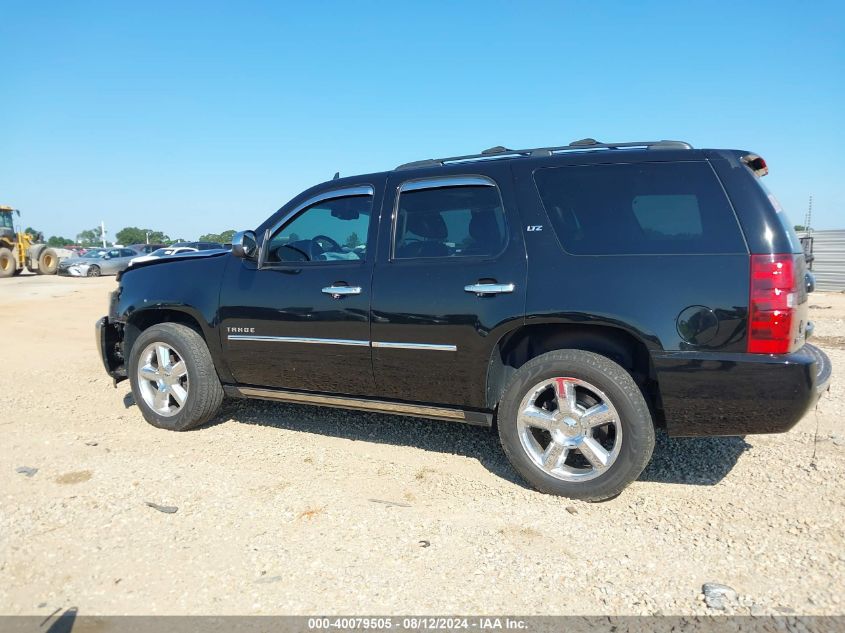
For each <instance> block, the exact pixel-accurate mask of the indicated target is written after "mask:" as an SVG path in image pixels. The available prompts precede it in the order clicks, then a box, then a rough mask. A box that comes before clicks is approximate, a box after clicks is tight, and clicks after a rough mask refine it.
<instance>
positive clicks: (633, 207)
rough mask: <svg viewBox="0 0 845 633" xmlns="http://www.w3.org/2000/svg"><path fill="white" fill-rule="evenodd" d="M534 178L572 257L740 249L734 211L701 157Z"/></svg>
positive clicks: (557, 171)
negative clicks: (692, 160)
mask: <svg viewBox="0 0 845 633" xmlns="http://www.w3.org/2000/svg"><path fill="white" fill-rule="evenodd" d="M534 180H535V183H536V185H537V189H538V191H539V193H540V198H541V199H542V201H543V206H544V207H545V209H546V212H547V213H548V215H549V219H550V220H551V222H552V227H553V228H554V230H555V233H557V236H558V239H559V240H560V243H561V245H562V246H563V248H564V249H565V250H566V251H567V252H568V253H571V254H573V255H632V254H680V253H742V252H745V243H744V242H743V240H742V234H741V233H740V229H739V225H738V223H737V221H736V217H735V215H734V212H733V209H732V208H731V206H730V204H729V203H728V200H727V198H726V196H725V194H724V192H723V191H722V188H721V186H720V185H719V182H718V180H717V179H716V175H715V174H714V173H713V170H712V169H711V168H710V166H709V165H708V164H707V163H705V162H691V161H690V162H676V163H631V164H616V165H578V166H567V167H554V168H546V169H539V170H537V171H536V172H535V174H534Z"/></svg>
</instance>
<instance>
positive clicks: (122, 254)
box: [58, 248, 138, 277]
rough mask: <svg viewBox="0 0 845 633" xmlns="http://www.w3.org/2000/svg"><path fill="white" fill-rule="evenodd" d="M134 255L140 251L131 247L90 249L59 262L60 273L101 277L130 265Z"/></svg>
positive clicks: (113, 273)
mask: <svg viewBox="0 0 845 633" xmlns="http://www.w3.org/2000/svg"><path fill="white" fill-rule="evenodd" d="M133 257H138V251H135V250H132V249H131V248H109V249H101V250H96V251H89V252H88V253H85V255H82V256H81V257H71V258H69V259H65V260H62V261H61V263H60V264H59V271H58V272H59V274H60V275H70V276H71V277H99V276H100V275H116V274H117V273H119V272H120V271H122V270H126V269H127V268H128V267H129V262H131V261H132V258H133Z"/></svg>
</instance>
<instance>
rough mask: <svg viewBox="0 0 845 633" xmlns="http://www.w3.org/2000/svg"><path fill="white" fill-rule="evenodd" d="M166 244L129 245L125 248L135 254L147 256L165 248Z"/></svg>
mask: <svg viewBox="0 0 845 633" xmlns="http://www.w3.org/2000/svg"><path fill="white" fill-rule="evenodd" d="M166 247H167V244H130V245H129V246H127V247H126V248H131V249H132V250H133V251H135V252H136V253H141V254H143V255H149V254H150V253H153V252H155V251H157V250H158V249H160V248H166Z"/></svg>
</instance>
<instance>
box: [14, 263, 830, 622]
mask: <svg viewBox="0 0 845 633" xmlns="http://www.w3.org/2000/svg"><path fill="white" fill-rule="evenodd" d="M0 283H2V287H3V302H2V304H0V331H2V332H3V333H4V336H3V342H4V344H3V348H4V352H5V354H4V358H5V359H6V362H5V364H4V370H3V371H2V372H0V403H2V410H3V412H4V415H3V416H2V418H0V438H2V443H0V446H2V448H0V472H2V473H3V476H2V477H0V499H2V504H0V613H4V614H44V615H47V614H49V613H52V612H53V611H54V610H55V609H57V608H60V607H71V606H75V607H78V608H79V612H80V614H81V615H85V614H143V613H154V614H199V613H213V614H252V613H263V614H270V613H296V614H314V613H347V614H354V613H358V614H373V613H378V614H406V613H416V614H424V613H519V614H595V613H612V614H654V613H663V614H679V615H680V614H686V615H694V614H707V613H743V614H744V613H754V614H783V613H796V614H827V615H833V614H842V613H843V612H845V604H843V600H845V598H843V588H845V582H844V579H845V547H843V542H845V492H843V483H845V476H844V475H843V473H845V468H844V467H845V431H843V428H842V417H843V414H845V409H844V408H843V403H845V393H843V391H844V390H845V379H843V372H842V371H838V372H837V371H836V370H837V369H838V368H842V367H845V337H843V334H845V327H843V320H845V295H841V294H823V293H815V294H814V295H813V296H812V301H811V303H812V304H813V305H814V306H816V307H814V308H813V310H812V318H813V319H814V320H815V321H816V324H817V329H816V332H817V342H818V343H819V344H821V345H822V347H824V348H825V349H826V351H827V352H828V354H829V355H830V357H831V359H832V361H833V364H834V368H835V373H834V381H833V385H832V389H831V392H830V394H828V396H827V397H825V398H823V399H822V401H821V402H820V404H819V406H818V408H817V410H816V411H811V412H810V413H808V415H807V416H806V417H805V418H804V419H803V420H802V421H801V422H800V423H799V425H798V426H797V427H796V428H795V429H793V430H792V431H791V432H790V433H787V434H782V435H772V436H748V437H745V438H714V439H668V438H666V437H665V436H661V437H659V438H658V444H657V448H656V451H655V455H654V458H653V461H652V463H651V465H650V466H649V467H648V468H647V470H646V471H645V472H644V473H643V475H642V477H641V478H640V480H639V481H637V482H635V483H634V484H633V485H632V486H631V487H630V488H629V489H628V490H626V491H625V492H624V493H623V494H622V495H621V496H619V497H617V498H616V499H614V500H612V501H608V502H605V503H601V504H587V503H581V502H574V501H569V500H566V499H560V498H554V497H550V496H545V495H542V494H538V493H535V492H533V491H531V490H529V489H528V488H527V487H526V486H525V485H524V484H523V483H522V482H521V481H519V479H518V478H517V476H516V474H515V473H514V471H513V470H512V469H511V468H510V466H509V465H508V464H507V462H506V461H505V459H504V457H503V455H502V452H501V450H500V448H499V446H498V443H497V440H496V438H495V437H494V436H493V435H492V434H491V433H490V432H489V430H486V429H480V428H474V427H470V426H463V425H458V424H451V423H443V422H434V421H426V420H417V419H411V418H404V417H396V416H386V415H375V414H366V413H352V412H344V411H340V410H333V409H324V408H308V407H300V406H284V405H278V404H270V403H266V402H232V403H228V404H227V405H226V406H225V408H224V410H223V413H222V415H221V416H220V418H219V420H217V421H216V422H214V423H213V424H211V425H209V426H207V427H205V428H202V429H198V430H196V431H191V432H187V433H181V434H180V433H170V432H167V431H160V430H157V429H155V428H153V427H151V426H149V425H147V424H146V423H145V422H144V421H143V419H142V417H141V415H140V413H139V412H138V409H137V407H135V406H132V405H131V401H130V400H129V399H128V398H127V394H128V393H129V387H128V384H127V383H126V382H124V383H121V384H120V385H118V388H117V389H116V390H115V389H113V388H112V385H111V382H110V380H109V379H108V378H107V376H106V375H105V374H104V372H103V369H102V366H101V365H100V361H99V359H98V358H97V355H96V353H95V347H94V341H93V323H94V321H95V319H96V318H97V317H99V316H100V315H102V314H103V313H104V312H105V308H106V293H107V291H109V290H110V289H111V288H112V287H113V286H114V280H113V278H102V279H64V278H56V277H33V276H23V277H19V278H15V279H6V280H2V282H0ZM127 405H128V406H127ZM817 430H818V434H817ZM21 467H28V468H30V469H37V472H34V473H33V472H32V471H31V470H30V471H26V472H17V471H16V469H19V468H21ZM156 506H159V507H158V508H157V507H156ZM174 509H175V512H174ZM706 582H717V583H723V584H726V585H729V586H730V587H732V588H733V589H734V590H735V591H736V596H735V597H734V596H733V595H729V597H728V599H727V600H725V603H724V607H725V610H724V611H719V610H716V609H714V608H712V607H709V606H708V605H707V603H706V602H705V596H704V595H703V593H702V585H703V584H704V583H706Z"/></svg>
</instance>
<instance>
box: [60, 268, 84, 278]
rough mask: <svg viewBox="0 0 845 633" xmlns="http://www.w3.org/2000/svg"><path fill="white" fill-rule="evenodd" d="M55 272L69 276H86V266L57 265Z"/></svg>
mask: <svg viewBox="0 0 845 633" xmlns="http://www.w3.org/2000/svg"><path fill="white" fill-rule="evenodd" d="M57 272H58V273H59V274H60V275H67V276H69V277H86V276H87V275H88V266H68V267H67V268H61V267H59V269H58V271H57Z"/></svg>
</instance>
